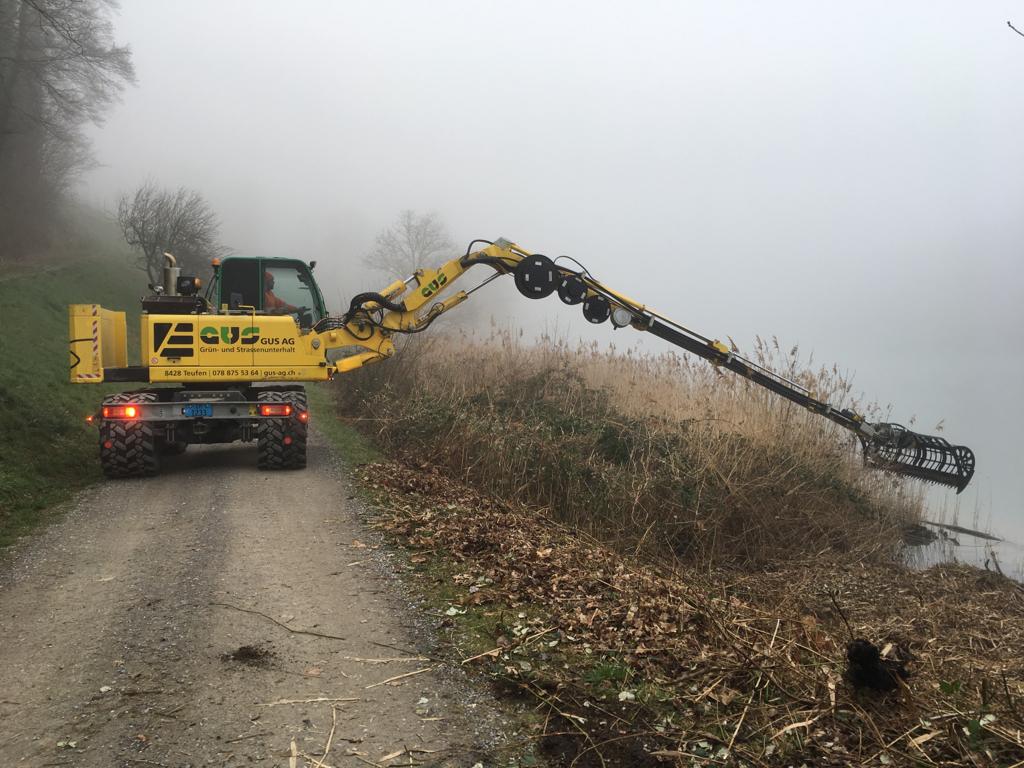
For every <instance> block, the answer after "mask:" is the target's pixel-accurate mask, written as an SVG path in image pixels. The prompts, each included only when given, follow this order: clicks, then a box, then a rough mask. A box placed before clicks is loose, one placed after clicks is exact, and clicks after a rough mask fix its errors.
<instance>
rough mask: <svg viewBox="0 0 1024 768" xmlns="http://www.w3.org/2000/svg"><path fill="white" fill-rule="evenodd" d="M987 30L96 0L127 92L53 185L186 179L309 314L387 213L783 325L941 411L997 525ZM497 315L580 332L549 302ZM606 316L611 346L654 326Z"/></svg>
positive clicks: (997, 137)
mask: <svg viewBox="0 0 1024 768" xmlns="http://www.w3.org/2000/svg"><path fill="white" fill-rule="evenodd" d="M1015 14H1016V16H1015ZM1007 19H1013V20H1015V22H1017V26H1018V27H1021V28H1024V9H1022V8H1021V7H1020V6H1016V5H1015V4H1014V3H1010V2H991V3H983V2H977V3H962V2H943V3H938V2H904V3H900V4H893V3H857V4H845V5H844V7H839V6H838V5H831V4H821V3H812V2H806V3H771V4H763V3H753V2H751V3H738V2H737V3H722V2H706V3H683V2H676V3H668V2H665V3H656V2H647V3H642V2H631V3H626V2H621V3H595V2H573V3H570V2H561V3H551V2H544V3H542V2H521V1H517V2H505V3H496V2H476V3H470V2H431V3H414V2H364V3H356V2H344V3H340V2H339V3H334V2H322V3H312V2H308V3H301V2H293V3H281V2H207V1H203V2H200V1H199V0H193V1H192V2H181V1H180V0H176V1H175V2H169V1H167V2H153V1H152V0H147V1H146V2H143V0H125V1H124V3H123V8H122V12H121V14H120V16H119V17H118V18H117V19H116V25H117V37H118V39H119V41H120V42H128V43H130V44H131V46H132V48H133V51H134V56H135V65H136V68H137V72H138V87H136V88H133V89H130V90H129V91H128V92H127V93H126V95H125V98H124V101H123V104H121V105H120V106H119V107H117V108H115V110H113V112H112V113H111V115H110V118H109V120H108V121H107V124H106V125H105V126H103V127H102V128H99V129H97V130H96V131H95V132H94V142H95V148H96V153H97V156H98V159H99V161H100V162H101V163H102V166H101V167H100V168H98V169H97V170H95V171H94V172H92V173H91V174H90V175H89V176H88V177H87V178H86V179H85V183H84V192H85V195H86V197H87V199H88V200H90V201H91V202H93V203H95V204H97V205H99V206H102V207H105V208H106V209H108V210H111V209H113V207H114V203H115V200H116V198H117V196H118V194H119V193H120V192H121V191H124V190H126V189H129V188H132V187H134V186H135V185H137V184H138V183H140V182H141V181H143V180H145V179H146V178H147V177H151V178H153V179H154V180H156V181H158V182H159V183H161V184H165V185H168V186H176V185H179V184H181V185H186V186H190V187H194V188H196V189H198V190H200V191H201V192H202V193H203V194H204V195H205V196H206V197H207V199H208V200H209V201H210V202H211V203H212V205H213V207H214V208H215V209H216V210H217V211H218V213H219V214H220V217H221V219H222V222H223V227H222V234H223V239H224V241H225V243H226V244H227V245H229V246H230V247H232V248H233V249H234V250H235V252H237V253H240V254H254V255H276V256H289V257H299V258H303V259H319V260H320V263H321V267H320V268H318V271H319V274H320V279H321V281H322V285H323V288H324V293H325V295H326V296H327V298H328V301H329V303H331V304H334V305H335V306H336V305H337V304H338V303H339V300H338V297H339V296H342V297H344V298H345V299H347V298H348V297H349V296H351V295H352V294H354V293H356V292H358V291H360V290H366V289H373V288H378V287H380V286H378V285H376V284H366V278H365V275H364V274H363V273H362V270H360V269H359V267H358V262H359V259H360V257H361V256H362V255H363V254H364V253H365V252H366V251H367V250H369V248H370V245H371V244H372V240H373V236H374V234H375V233H376V232H377V231H378V230H379V229H380V228H381V227H383V226H385V225H386V224H388V223H389V222H390V221H391V220H392V219H393V218H394V216H395V215H396V214H397V213H398V211H399V210H401V209H403V208H412V209H416V210H421V211H426V210H433V211H437V212H438V213H439V214H440V215H441V216H442V217H443V218H444V220H445V221H446V222H447V224H448V226H449V228H450V229H451V231H452V233H453V235H454V236H455V238H456V240H457V241H458V242H460V243H462V242H467V241H468V240H470V239H471V238H473V237H486V238H488V239H494V238H496V237H498V236H505V237H508V238H510V239H512V240H515V241H516V242H518V243H519V244H521V245H522V246H523V247H525V248H527V249H529V250H533V251H538V252H543V253H547V254H549V255H557V254H562V253H566V254H569V255H571V256H574V257H576V258H577V259H579V260H581V261H582V262H584V263H585V264H586V265H587V266H588V267H589V269H590V271H591V272H592V273H593V274H594V275H595V276H596V277H598V278H599V279H601V280H602V281H604V282H606V283H608V284H610V285H611V286H613V287H615V288H617V289H619V290H621V291H622V292H623V293H625V294H627V295H629V296H633V297H635V298H637V299H638V300H641V301H644V302H646V303H648V304H650V305H652V306H655V307H657V308H658V309H659V310H661V311H662V312H665V313H667V314H669V315H670V316H672V317H674V318H676V319H677V320H679V321H680V322H682V323H684V324H686V325H688V326H689V327H691V328H694V329H695V330H698V331H700V332H702V333H704V334H705V335H708V336H712V337H718V338H725V336H726V335H731V336H732V337H733V338H734V339H736V341H737V343H739V345H740V347H741V348H742V349H743V350H749V349H750V344H751V342H752V340H753V338H754V336H755V334H761V335H762V336H771V335H773V334H774V335H776V336H778V337H779V339H780V341H781V342H782V343H783V344H784V345H786V346H789V345H792V344H794V343H799V344H800V345H801V349H802V350H804V351H805V352H810V351H813V352H814V356H815V360H816V362H818V363H828V364H831V363H833V362H835V363H838V364H839V365H840V367H841V368H842V369H843V370H846V371H849V372H851V373H855V381H856V389H857V390H858V391H862V392H864V393H865V394H866V395H867V396H868V397H869V399H877V400H878V401H879V402H881V403H883V404H888V403H891V404H892V408H893V410H892V418H893V419H895V420H898V421H902V422H903V423H906V422H907V421H908V420H909V419H910V417H911V416H916V417H917V420H916V422H915V427H914V428H916V429H917V430H919V431H922V432H925V433H934V430H933V427H934V426H935V425H936V424H937V423H938V422H939V420H940V419H944V420H945V421H944V430H943V432H942V433H941V434H942V435H943V436H945V437H947V439H949V440H951V441H952V442H957V443H962V444H966V445H969V446H971V447H972V448H973V449H974V450H975V452H976V453H977V456H978V467H979V468H978V473H977V475H976V476H975V480H974V482H973V484H972V487H971V488H970V489H968V491H967V492H965V493H964V494H963V496H962V498H961V500H960V504H961V505H962V512H961V519H962V521H964V522H966V523H968V524H970V523H971V521H972V517H973V512H974V510H975V509H977V510H979V511H980V515H981V522H982V523H984V522H985V521H986V519H987V518H988V517H989V516H991V524H992V526H993V528H994V529H995V530H996V532H998V533H1002V534H1005V535H1008V536H1011V537H1015V538H1017V539H1018V540H1020V539H1024V504H1022V502H1021V499H1022V497H1024V449H1022V448H1021V445H1020V442H1019V440H1018V438H1017V435H1018V433H1019V431H1020V430H1021V428H1022V425H1024V405H1022V396H1024V362H1022V351H1024V310H1022V309H1021V307H1022V303H1024V281H1022V268H1021V266H1020V255H1021V248H1022V244H1024V37H1020V36H1018V35H1016V34H1015V33H1014V32H1013V31H1012V30H1010V29H1009V28H1008V27H1007V26H1006V21H1007ZM142 282H144V278H141V277H140V284H142ZM507 290H508V289H507V287H506V288H504V289H501V290H498V291H497V292H496V293H497V294H502V293H506V292H507ZM492 295H493V294H492ZM481 296H483V297H484V299H485V300H486V297H487V293H486V291H482V292H481V293H479V294H476V295H475V296H474V300H477V299H478V298H479V297H481ZM512 306H514V307H515V309H516V311H517V312H518V313H520V317H521V318H522V319H523V321H524V322H529V323H530V324H531V327H538V324H539V323H544V322H547V323H554V322H556V321H557V323H558V326H559V327H560V328H562V329H567V330H568V332H569V333H570V334H571V335H573V336H574V337H575V336H591V335H593V333H594V330H593V329H591V328H590V327H585V324H584V323H582V322H581V321H578V320H577V318H576V314H577V313H576V311H575V310H573V309H571V308H567V307H563V306H562V305H560V304H559V303H558V302H557V301H552V302H551V303H544V304H541V303H539V302H529V301H527V300H525V299H523V300H522V301H521V302H520V303H518V304H515V305H512ZM602 333H604V335H602V336H600V337H599V338H601V339H605V338H608V337H611V335H610V334H608V333H605V332H603V331H602ZM627 333H631V332H629V331H621V332H619V333H617V334H615V335H614V336H613V337H611V338H613V339H614V341H615V342H616V345H617V346H618V347H619V348H620V349H621V348H623V347H624V346H626V345H627V344H632V345H634V346H636V347H638V348H640V349H646V350H660V349H662V348H663V347H664V346H665V345H663V344H662V343H661V342H660V341H659V340H657V339H653V338H645V337H643V336H642V335H640V334H631V335H629V336H627V335H626V334H627ZM399 362H400V361H398V360H395V361H392V362H391V363H388V364H391V365H393V364H399ZM953 498H954V497H953V492H952V491H946V490H942V491H941V492H939V493H936V494H933V495H932V501H933V503H934V504H935V505H936V507H937V506H939V505H940V504H941V503H947V504H952V503H953ZM936 514H937V512H936Z"/></svg>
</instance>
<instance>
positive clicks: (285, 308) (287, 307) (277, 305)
mask: <svg viewBox="0 0 1024 768" xmlns="http://www.w3.org/2000/svg"><path fill="white" fill-rule="evenodd" d="M298 310H299V308H298V307H295V306H292V305H291V304H289V303H288V302H287V301H285V300H284V299H281V298H278V297H277V296H276V295H275V294H274V276H273V275H272V274H271V273H270V272H264V273H263V311H264V312H270V313H272V314H275V315H283V314H286V313H288V312H298Z"/></svg>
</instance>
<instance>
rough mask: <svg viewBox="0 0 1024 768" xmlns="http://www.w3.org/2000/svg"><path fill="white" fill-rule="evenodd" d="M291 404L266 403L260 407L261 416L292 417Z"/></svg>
mask: <svg viewBox="0 0 1024 768" xmlns="http://www.w3.org/2000/svg"><path fill="white" fill-rule="evenodd" d="M291 415H292V406H291V404H290V403H266V404H264V405H261V406H260V416H291Z"/></svg>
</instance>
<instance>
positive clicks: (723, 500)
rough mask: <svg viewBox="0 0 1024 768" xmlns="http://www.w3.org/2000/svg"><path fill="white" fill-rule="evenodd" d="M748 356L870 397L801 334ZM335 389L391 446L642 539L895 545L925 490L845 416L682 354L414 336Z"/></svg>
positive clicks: (845, 547)
mask: <svg viewBox="0 0 1024 768" xmlns="http://www.w3.org/2000/svg"><path fill="white" fill-rule="evenodd" d="M751 356H752V357H753V359H755V360H756V361H757V362H759V363H761V364H762V365H765V366H767V367H770V368H772V369H773V370H775V371H777V372H779V373H782V374H784V375H786V376H788V377H790V378H792V379H795V380H797V381H799V382H800V383H801V384H803V385H804V386H806V387H808V388H809V389H811V390H812V391H814V392H816V393H817V394H818V395H819V396H820V397H822V398H824V399H826V400H828V401H829V402H831V403H833V404H834V405H845V406H854V407H860V408H861V410H862V411H863V410H867V411H868V413H869V415H871V414H872V413H873V412H875V411H877V408H876V407H867V408H865V407H864V406H862V405H858V404H857V403H855V402H854V401H853V398H852V396H851V395H852V389H851V384H850V379H849V377H848V376H846V375H844V374H843V373H842V372H841V371H839V370H838V369H837V368H835V367H833V368H820V369H817V370H814V369H812V368H811V367H810V363H809V362H802V361H801V358H800V354H799V350H798V349H797V348H795V347H794V348H793V349H791V350H788V351H787V350H785V349H782V348H781V347H780V346H779V344H778V342H777V341H775V340H772V341H770V342H769V341H764V340H758V342H757V345H756V348H755V350H754V352H753V355H751ZM338 401H339V405H340V407H341V410H342V412H343V414H345V415H347V416H348V417H350V418H351V419H353V420H354V421H356V422H357V424H358V425H359V426H360V427H361V428H362V429H363V430H365V431H370V432H372V433H373V434H374V435H375V437H376V438H377V439H378V440H379V441H380V442H382V443H383V445H384V446H385V448H387V449H389V450H390V451H392V452H397V453H401V454H404V455H406V456H407V457H413V458H417V459H420V460H425V461H429V462H430V463H433V464H438V465H442V466H444V467H446V468H447V469H448V470H449V471H451V472H453V473H454V474H455V476H457V477H460V478H462V479H463V480H466V481H468V482H471V483H473V484H475V485H477V486H479V487H481V488H482V489H484V490H486V491H488V492H491V493H494V494H497V495H499V496H503V497H505V498H514V499H516V500H518V501H523V502H526V503H528V504H532V505H537V506H542V507H545V508H547V509H549V510H550V512H551V513H552V514H553V515H554V516H555V517H556V518H557V519H559V520H560V521H562V522H565V523H568V524H570V525H573V526H575V527H578V528H580V529H582V530H584V531H586V532H588V533H591V534H593V535H596V536H598V537H600V538H602V539H603V540H605V541H609V542H614V543H616V544H617V545H618V546H619V547H620V548H621V549H624V550H626V551H635V552H637V553H641V554H645V555H653V556H658V557H663V556H665V555H669V556H672V557H677V558H681V559H683V560H685V561H687V562H690V563H703V564H711V563H716V564H723V563H733V564H746V565H750V564H760V563H766V562H776V561H787V562H792V561H794V559H796V560H799V559H807V560H812V559H813V558H814V557H816V556H817V555H818V554H820V553H822V552H829V553H832V554H840V555H841V556H844V557H845V556H848V557H850V558H853V559H857V560H862V559H864V558H867V557H877V558H888V557H891V556H892V554H893V553H894V552H895V551H896V549H897V548H898V547H899V546H900V530H901V528H902V527H903V526H906V525H908V524H910V523H913V522H916V521H917V520H919V519H920V515H921V500H922V497H921V493H920V489H919V488H918V487H917V486H916V485H913V484H909V483H906V482H903V481H899V480H897V479H895V478H893V477H891V476H888V475H886V474H882V473H876V472H869V471H866V470H865V469H864V467H863V466H862V462H861V460H860V458H859V457H858V455H857V449H856V447H855V442H856V441H855V440H854V438H853V437H852V436H851V435H850V434H849V433H847V432H845V431H844V430H842V429H841V428H840V427H838V426H837V425H834V424H832V423H831V422H829V421H827V420H825V419H823V418H821V417H820V416H817V415H814V414H811V413H809V412H807V411H805V410H803V409H801V408H798V407H797V406H795V405H794V404H792V403H789V402H788V401H786V400H783V399H782V398H779V397H778V396H776V395H773V394H772V393H770V392H767V391H765V390H762V389H760V388H758V387H756V386H754V385H752V384H750V383H748V382H746V381H744V380H743V379H741V378H739V377H737V376H734V375H733V374H731V373H729V372H722V371H720V370H718V369H716V368H714V367H712V366H710V365H708V364H707V363H704V362H702V361H693V360H690V359H688V358H684V357H680V356H678V355H675V354H664V355H638V354H634V353H633V352H631V351H627V352H626V353H625V354H618V353H616V351H615V350H614V349H610V350H607V351H602V350H601V349H599V348H598V346H597V345H596V344H589V345H586V344H584V345H580V346H576V347H573V346H571V345H569V344H567V343H566V342H564V341H560V340H555V339H551V338H545V339H542V340H541V342H540V343H538V344H530V345H528V344H525V343H523V342H522V341H521V339H520V338H519V337H517V336H516V335H514V334H511V333H499V334H495V335H493V336H492V337H491V338H489V339H486V340H479V339H474V338H472V337H468V336H461V337H456V338H451V337H449V338H438V337H431V338H417V339H414V340H412V343H409V344H407V345H406V347H405V348H404V349H403V350H402V352H401V355H400V357H399V359H397V360H396V361H393V362H391V363H388V364H385V365H379V366H371V367H368V368H365V369H362V370H360V371H358V372H356V373H354V374H352V375H350V376H346V377H345V378H344V379H343V380H342V384H341V386H339V387H338Z"/></svg>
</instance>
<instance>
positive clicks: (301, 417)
mask: <svg viewBox="0 0 1024 768" xmlns="http://www.w3.org/2000/svg"><path fill="white" fill-rule="evenodd" d="M295 418H297V419H298V420H299V421H301V422H302V423H303V424H306V423H307V422H308V421H309V411H303V412H302V413H300V414H299V415H298V416H296V417H295Z"/></svg>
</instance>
